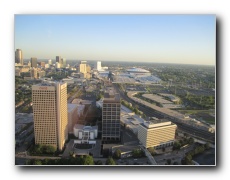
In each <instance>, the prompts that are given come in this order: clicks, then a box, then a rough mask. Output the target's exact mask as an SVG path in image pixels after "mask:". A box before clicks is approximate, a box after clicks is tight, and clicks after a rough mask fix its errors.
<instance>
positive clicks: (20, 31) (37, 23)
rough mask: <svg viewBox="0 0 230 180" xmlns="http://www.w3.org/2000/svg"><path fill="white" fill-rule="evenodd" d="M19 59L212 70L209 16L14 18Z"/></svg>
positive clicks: (213, 37)
mask: <svg viewBox="0 0 230 180" xmlns="http://www.w3.org/2000/svg"><path fill="white" fill-rule="evenodd" d="M14 28H15V34H14V35H15V43H14V45H15V50H16V49H21V50H22V52H23V58H24V59H30V58H31V57H37V58H38V59H55V57H56V56H58V55H59V56H61V57H64V58H66V59H67V60H101V61H109V60H111V61H130V62H156V63H179V64H202V65H215V64H216V17H215V15H15V26H14Z"/></svg>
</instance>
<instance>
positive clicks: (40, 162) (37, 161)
mask: <svg viewBox="0 0 230 180" xmlns="http://www.w3.org/2000/svg"><path fill="white" fill-rule="evenodd" d="M34 165H42V161H41V160H39V159H36V160H35V161H34Z"/></svg>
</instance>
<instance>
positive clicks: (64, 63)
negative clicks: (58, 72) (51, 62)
mask: <svg viewBox="0 0 230 180" xmlns="http://www.w3.org/2000/svg"><path fill="white" fill-rule="evenodd" d="M62 67H63V68H66V58H62Z"/></svg>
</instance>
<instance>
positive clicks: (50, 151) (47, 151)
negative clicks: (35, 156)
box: [42, 145, 56, 154]
mask: <svg viewBox="0 0 230 180" xmlns="http://www.w3.org/2000/svg"><path fill="white" fill-rule="evenodd" d="M42 149H43V153H45V154H54V153H55V151H56V148H55V147H54V146H50V145H46V146H43V147H42Z"/></svg>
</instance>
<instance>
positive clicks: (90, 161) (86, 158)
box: [82, 155, 94, 165]
mask: <svg viewBox="0 0 230 180" xmlns="http://www.w3.org/2000/svg"><path fill="white" fill-rule="evenodd" d="M82 165H94V161H93V157H92V156H89V155H86V156H84V157H83V163H82Z"/></svg>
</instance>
